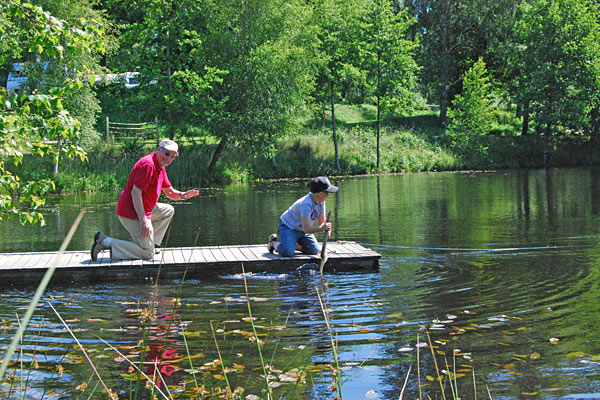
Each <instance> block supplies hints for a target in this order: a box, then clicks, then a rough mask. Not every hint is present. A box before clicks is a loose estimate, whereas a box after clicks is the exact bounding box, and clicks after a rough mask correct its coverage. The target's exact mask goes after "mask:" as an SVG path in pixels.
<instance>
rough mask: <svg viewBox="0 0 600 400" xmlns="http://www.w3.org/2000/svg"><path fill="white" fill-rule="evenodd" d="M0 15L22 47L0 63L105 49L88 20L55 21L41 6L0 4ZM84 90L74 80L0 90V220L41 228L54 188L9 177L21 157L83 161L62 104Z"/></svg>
mask: <svg viewBox="0 0 600 400" xmlns="http://www.w3.org/2000/svg"><path fill="white" fill-rule="evenodd" d="M0 11H1V12H0V14H1V15H2V18H3V19H4V20H5V21H6V22H7V26H8V27H10V29H11V34H12V35H14V36H15V37H17V38H18V40H19V43H21V44H22V46H21V47H20V48H19V49H24V50H21V51H20V52H13V53H12V54H9V53H7V52H6V51H0V64H5V63H7V61H10V57H14V56H20V55H22V52H23V51H29V52H30V53H32V54H37V55H38V56H39V57H46V58H48V59H52V60H57V59H58V60H60V59H62V58H63V57H67V56H70V55H77V54H79V55H83V54H86V53H89V52H101V51H103V49H104V47H103V44H102V43H100V42H98V41H97V40H96V38H97V37H99V36H101V34H102V29H101V27H100V26H98V25H96V24H94V23H93V22H92V21H89V22H87V23H85V24H83V23H81V21H76V22H67V21H64V20H59V19H57V18H55V17H54V16H53V15H51V14H50V13H48V12H45V11H44V10H42V9H41V8H40V7H36V6H33V5H31V4H29V3H21V2H20V1H19V0H9V1H8V2H2V3H0ZM83 85H84V83H83V82H82V81H81V80H79V79H77V78H73V79H71V80H69V81H65V82H63V85H62V86H56V87H52V88H48V89H46V90H39V91H36V92H30V93H22V94H16V93H7V92H6V89H4V88H0V219H6V218H11V217H16V218H19V219H20V221H21V222H22V223H36V222H41V223H42V224H43V215H42V214H41V213H40V212H39V211H38V208H39V207H40V206H41V205H43V204H44V201H45V194H46V193H47V192H48V190H50V189H51V188H52V187H53V186H54V184H53V182H52V180H49V179H45V180H40V181H37V182H33V181H30V182H23V181H22V180H21V178H20V177H19V175H16V174H14V173H12V172H11V168H12V166H13V165H19V164H20V163H21V162H22V160H23V156H24V154H37V155H40V156H46V157H53V158H57V157H59V156H60V155H64V156H67V157H76V156H79V157H81V158H83V157H85V152H84V151H83V149H81V148H80V147H79V146H77V142H78V140H79V133H80V123H79V122H78V121H76V120H75V119H73V118H72V116H71V115H70V114H69V112H68V111H67V110H66V109H65V107H64V105H63V101H64V99H65V98H66V97H67V96H69V94H70V93H72V92H73V91H77V90H79V89H80V88H81V87H83ZM56 141H58V142H59V143H60V144H61V145H60V146H59V147H58V148H57V147H56V146H55V145H52V144H51V143H52V142H56Z"/></svg>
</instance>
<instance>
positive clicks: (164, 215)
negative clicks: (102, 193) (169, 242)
mask: <svg viewBox="0 0 600 400" xmlns="http://www.w3.org/2000/svg"><path fill="white" fill-rule="evenodd" d="M178 155H179V153H178V146H177V143H175V142H174V141H172V140H163V141H162V142H160V144H159V145H158V148H157V149H156V151H154V152H152V153H150V154H148V155H146V156H144V157H142V158H140V159H139V160H138V162H136V163H135V165H134V166H133V168H132V170H131V172H130V173H129V179H128V181H127V185H126V186H125V189H124V190H123V191H122V192H121V196H120V197H119V202H118V204H117V216H118V218H119V221H120V222H121V224H122V225H123V226H124V227H125V229H127V231H128V232H129V234H130V235H131V239H132V241H131V242H130V241H126V240H119V239H113V238H110V237H108V236H106V235H105V234H104V233H102V232H96V234H95V235H94V244H93V245H92V249H91V251H90V253H91V257H92V260H93V261H96V260H97V259H98V253H99V252H101V251H102V250H107V249H110V258H112V259H115V260H137V259H144V260H147V259H152V258H154V254H155V248H154V246H155V245H158V244H160V242H161V241H162V239H163V237H164V235H165V233H166V232H167V228H168V227H169V223H170V222H171V219H172V218H173V214H174V213H175V210H174V208H173V206H172V205H170V204H164V203H159V202H158V198H159V196H160V193H161V192H163V193H164V194H165V196H167V197H168V198H169V199H171V200H183V199H189V198H192V197H195V196H198V190H196V189H191V190H188V191H186V192H180V191H178V190H175V189H173V187H172V186H171V182H169V178H168V177H167V171H166V170H165V167H167V166H169V165H170V164H171V163H172V162H173V160H174V159H175V157H177V156H178Z"/></svg>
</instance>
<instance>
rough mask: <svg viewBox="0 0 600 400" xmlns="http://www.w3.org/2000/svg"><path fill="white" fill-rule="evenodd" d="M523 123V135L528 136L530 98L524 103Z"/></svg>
mask: <svg viewBox="0 0 600 400" xmlns="http://www.w3.org/2000/svg"><path fill="white" fill-rule="evenodd" d="M522 113H523V125H522V127H521V136H526V135H527V134H528V133H529V100H525V102H524V103H523V111H522Z"/></svg>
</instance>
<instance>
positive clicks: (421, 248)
mask: <svg viewBox="0 0 600 400" xmlns="http://www.w3.org/2000/svg"><path fill="white" fill-rule="evenodd" d="M357 243H358V242H357ZM358 244H360V245H361V246H368V247H381V248H388V249H408V250H434V251H463V252H488V253H500V252H504V251H525V250H549V249H573V248H583V247H593V245H571V246H539V247H506V248H500V249H464V248H453V247H416V246H393V245H385V244H373V243H358Z"/></svg>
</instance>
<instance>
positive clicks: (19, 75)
mask: <svg viewBox="0 0 600 400" xmlns="http://www.w3.org/2000/svg"><path fill="white" fill-rule="evenodd" d="M25 83H27V75H25V64H23V63H14V64H13V68H12V71H10V72H9V73H8V78H6V90H7V91H9V92H16V91H17V90H18V89H19V87H20V86H21V85H23V84H25Z"/></svg>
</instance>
